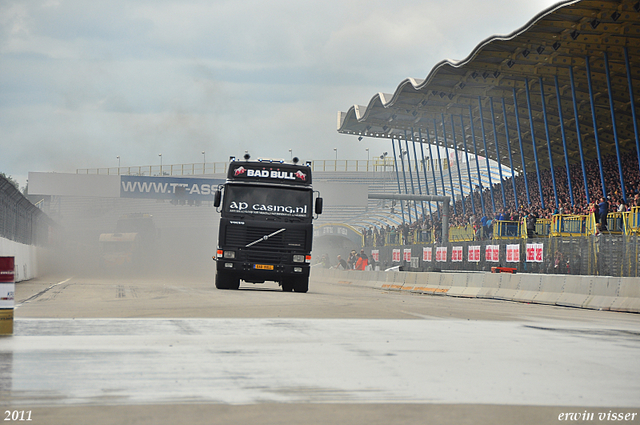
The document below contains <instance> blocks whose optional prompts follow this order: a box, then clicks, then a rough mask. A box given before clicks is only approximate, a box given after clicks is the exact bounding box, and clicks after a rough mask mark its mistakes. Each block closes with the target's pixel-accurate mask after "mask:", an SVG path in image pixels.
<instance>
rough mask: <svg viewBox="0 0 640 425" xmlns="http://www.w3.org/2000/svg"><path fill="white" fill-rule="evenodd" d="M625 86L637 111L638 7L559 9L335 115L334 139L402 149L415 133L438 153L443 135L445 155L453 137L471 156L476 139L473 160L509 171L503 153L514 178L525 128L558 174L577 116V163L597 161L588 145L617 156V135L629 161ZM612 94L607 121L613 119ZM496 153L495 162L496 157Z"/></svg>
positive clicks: (619, 1)
mask: <svg viewBox="0 0 640 425" xmlns="http://www.w3.org/2000/svg"><path fill="white" fill-rule="evenodd" d="M626 58H628V59H626ZM606 60H608V71H609V74H610V78H609V79H608V78H607V66H606V65H605V63H606V62H605V61H606ZM588 67H589V68H590V73H588V72H587V69H588ZM571 74H573V80H574V87H575V105H576V108H577V112H576V111H575V110H574V95H573V93H574V90H572V83H571ZM589 77H590V79H591V92H592V94H593V95H592V96H591V95H590V85H589ZM556 81H557V84H556ZM608 82H610V84H611V87H612V88H611V90H610V89H609V88H608ZM527 84H528V86H527ZM630 84H631V85H632V86H633V89H632V90H633V93H634V96H633V98H635V102H636V108H635V109H637V106H638V105H637V103H638V102H640V96H639V95H638V94H639V90H640V1H637V0H598V1H594V0H578V1H576V0H572V1H563V2H560V3H558V4H556V5H555V6H552V7H550V8H549V9H547V10H545V11H543V12H541V13H540V14H538V15H537V16H535V17H534V18H533V19H531V21H529V22H528V23H527V24H526V25H525V26H523V27H522V28H520V29H518V30H517V31H514V32H513V33H512V34H509V35H507V36H494V37H491V38H488V39H486V40H484V41H483V42H481V43H480V44H479V45H478V46H477V47H476V48H475V49H474V50H473V52H472V53H471V54H470V55H469V56H468V57H467V58H466V59H464V60H461V61H457V62H456V61H450V60H443V61H442V62H440V63H438V64H437V65H436V66H435V67H434V68H433V69H432V70H431V72H429V74H428V75H427V77H426V78H424V79H416V78H407V79H405V80H403V81H402V82H401V83H400V84H399V85H398V87H397V89H396V91H395V92H394V93H393V94H387V93H378V94H376V95H375V96H373V97H372V99H371V100H370V101H369V103H368V104H367V105H366V106H363V105H354V106H352V107H351V108H349V110H348V111H347V112H339V113H338V132H340V133H345V134H354V135H361V136H366V137H379V138H394V139H404V138H405V137H407V138H408V139H409V140H412V136H411V135H412V134H413V138H414V140H416V141H418V137H419V136H422V140H421V141H423V142H431V143H432V144H433V142H434V130H436V131H437V134H438V144H440V145H443V141H444V138H443V135H445V136H446V143H447V146H449V147H453V141H454V137H453V135H455V141H456V144H457V149H459V150H463V151H464V150H465V143H464V141H465V139H466V141H467V142H468V143H467V148H466V149H467V151H468V152H470V153H476V152H475V150H474V148H473V143H472V134H475V137H476V140H477V141H478V151H477V153H478V155H482V156H488V157H489V158H491V159H494V160H501V161H502V163H503V164H504V165H507V166H508V165H509V163H508V162H507V161H508V158H509V157H508V153H509V152H511V153H512V154H513V167H514V168H515V169H516V170H518V171H521V170H522V165H521V164H522V161H521V156H520V153H521V149H520V143H519V142H520V140H519V137H518V136H519V135H520V136H521V138H522V146H523V148H522V154H523V157H524V159H525V164H526V167H527V171H531V170H532V167H535V155H534V148H533V143H532V137H531V129H532V128H533V134H534V136H535V143H536V151H537V152H536V153H537V157H538V162H539V166H540V168H541V169H548V168H550V162H549V153H548V145H547V137H548V139H549V140H550V149H551V151H552V159H553V162H554V166H555V165H564V157H565V154H564V148H563V142H562V141H563V131H564V134H565V139H566V144H567V157H568V159H569V162H570V163H573V162H576V161H580V151H579V143H578V131H577V130H578V129H577V128H576V116H577V117H578V122H579V132H580V135H581V141H582V147H583V153H584V159H585V161H588V160H590V159H594V158H596V157H597V151H596V140H599V148H600V151H601V155H602V156H607V155H615V153H616V147H615V135H617V138H618V141H619V145H620V151H621V152H622V153H623V154H624V153H626V152H633V155H634V156H635V155H636V153H635V151H636V139H637V130H635V129H634V116H633V114H632V107H631V105H633V101H632V97H630V95H629V93H630ZM541 87H543V89H542V90H543V91H544V98H543V96H541ZM527 88H528V89H529V97H528V96H527ZM610 91H611V98H612V99H613V105H614V107H613V109H614V116H615V120H614V119H612V114H611V108H610V93H609V92H610ZM514 93H515V96H514ZM558 93H559V97H560V104H561V107H560V111H561V114H560V113H559V107H558ZM514 99H515V101H514ZM528 99H529V100H530V104H531V106H530V108H529V107H528ZM543 99H544V102H543ZM591 99H593V107H592V102H591ZM516 103H517V108H516ZM503 104H504V107H505V111H503ZM480 105H481V106H480ZM492 108H493V113H492ZM545 109H546V120H545V114H544V111H545ZM516 111H517V114H516ZM481 114H482V119H483V122H482V123H481ZM470 116H472V117H473V128H472V127H471V126H470V121H471V120H470ZM530 116H531V118H532V119H531V120H530ZM561 116H562V120H561V119H560V117H561ZM594 116H595V117H596V118H595V121H596V125H595V126H594V124H593V117H594ZM505 117H506V118H505ZM492 118H495V120H494V119H492ZM505 120H506V125H505ZM635 120H637V118H635ZM531 121H533V125H531ZM443 123H444V124H445V127H444V128H443ZM561 123H562V124H564V125H561ZM481 124H482V125H481ZM463 125H464V127H463ZM518 125H519V129H518ZM636 125H637V122H636ZM483 127H484V128H483ZM594 127H595V128H596V129H597V131H594ZM463 128H464V130H463ZM494 128H495V134H494ZM505 128H507V129H508V133H505ZM452 129H453V130H454V131H455V133H452ZM443 130H444V132H443ZM518 130H520V131H518ZM614 130H615V131H614ZM472 131H473V133H472ZM483 131H484V132H485V134H486V145H487V152H486V153H485V151H484V144H483V143H482V139H483V136H482V134H483ZM547 133H548V136H547ZM405 135H406V136H405ZM507 135H508V136H509V137H508V138H507ZM427 136H428V137H429V139H427ZM463 136H464V138H463ZM496 144H497V145H498V152H499V154H500V155H497V154H496ZM509 147H510V149H509Z"/></svg>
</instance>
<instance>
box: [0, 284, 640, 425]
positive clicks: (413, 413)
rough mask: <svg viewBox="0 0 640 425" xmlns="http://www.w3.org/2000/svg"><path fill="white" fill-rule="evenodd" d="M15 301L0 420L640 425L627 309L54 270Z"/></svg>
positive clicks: (5, 345) (639, 334)
mask: <svg viewBox="0 0 640 425" xmlns="http://www.w3.org/2000/svg"><path fill="white" fill-rule="evenodd" d="M16 299H17V308H16V311H15V331H14V336H12V337H5V338H2V339H0V396H1V399H2V403H1V406H2V412H3V413H4V416H3V417H2V419H5V418H7V417H9V419H10V415H11V414H12V413H13V412H14V411H18V412H21V411H25V412H31V413H30V417H31V419H32V421H31V423H33V424H85V423H90V424H95V425H100V424H116V423H117V424H173V423H184V424H199V423H203V424H204V423H212V424H276V423H278V424H279V423H287V424H329V423H331V424H422V423H430V424H450V423H451V424H453V423H455V424H501V423H504V424H546V423H558V422H562V421H559V417H560V418H563V419H564V418H566V416H560V415H563V414H569V413H571V414H574V416H572V418H575V415H577V414H580V415H582V416H581V417H582V418H583V419H584V418H587V420H582V421H581V422H582V423H585V422H608V421H610V420H607V419H606V418H607V416H606V415H607V414H609V418H611V417H612V416H611V415H612V414H614V413H615V414H616V417H617V414H619V413H624V414H626V415H627V416H623V418H627V419H628V420H626V421H625V420H623V422H626V423H640V418H639V417H638V413H640V379H638V378H640V361H639V360H638V359H639V358H640V356H639V355H640V315H637V314H626V313H615V312H608V311H592V310H581V309H572V308H562V307H553V306H544V305H533V304H521V303H512V302H504V301H496V300H481V299H457V298H452V297H446V296H426V295H414V294H409V293H398V292H384V291H379V290H374V289H369V288H362V287H352V286H349V285H335V284H328V283H323V282H318V281H312V283H311V286H310V291H309V293H307V294H297V293H283V292H281V291H280V290H279V289H278V287H277V286H276V285H274V284H264V285H252V284H243V285H242V286H241V289H240V290H239V291H219V290H216V289H215V288H214V287H213V284H212V281H211V279H206V278H204V279H203V278H185V277H181V278H178V277H176V278H159V277H156V278H153V277H146V278H143V277H136V278H107V279H105V278H102V279H99V278H87V277H80V276H75V277H73V276H57V277H50V278H47V279H38V280H33V281H29V282H22V283H19V284H18V285H17V287H16ZM7 411H8V414H7V413H6V412H7ZM592 413H593V418H594V419H593V420H589V419H588V418H589V417H590V416H589V415H590V414H592ZM634 413H636V414H635V415H634ZM598 415H604V416H603V418H604V419H603V420H602V421H600V420H599V416H598ZM6 422H12V421H6ZM616 422H620V421H616Z"/></svg>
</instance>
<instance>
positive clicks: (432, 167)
mask: <svg viewBox="0 0 640 425" xmlns="http://www.w3.org/2000/svg"><path fill="white" fill-rule="evenodd" d="M425 130H426V131H427V146H429V161H431V174H432V175H433V191H434V192H435V194H436V196H438V184H437V183H436V169H435V167H434V166H433V153H432V152H431V140H429V129H428V128H425ZM443 195H444V193H443ZM429 205H431V204H429ZM436 207H437V209H438V218H439V217H440V204H439V203H436Z"/></svg>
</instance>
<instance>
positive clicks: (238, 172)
mask: <svg viewBox="0 0 640 425" xmlns="http://www.w3.org/2000/svg"><path fill="white" fill-rule="evenodd" d="M246 171H247V169H246V168H244V167H242V166H240V167H238V168H236V169H235V171H234V172H233V175H234V176H239V175H242V174H244V173H245V172H246Z"/></svg>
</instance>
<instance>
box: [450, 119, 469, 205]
mask: <svg viewBox="0 0 640 425" xmlns="http://www.w3.org/2000/svg"><path fill="white" fill-rule="evenodd" d="M451 133H452V134H453V152H454V154H455V156H456V168H457V169H458V184H459V185H460V199H462V214H464V215H466V214H467V207H466V206H465V205H464V204H465V201H464V189H463V188H462V176H461V175H460V158H459V157H458V143H457V142H456V127H455V125H454V124H453V115H451ZM453 202H454V205H455V202H456V201H455V198H454V199H453Z"/></svg>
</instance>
